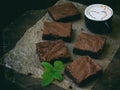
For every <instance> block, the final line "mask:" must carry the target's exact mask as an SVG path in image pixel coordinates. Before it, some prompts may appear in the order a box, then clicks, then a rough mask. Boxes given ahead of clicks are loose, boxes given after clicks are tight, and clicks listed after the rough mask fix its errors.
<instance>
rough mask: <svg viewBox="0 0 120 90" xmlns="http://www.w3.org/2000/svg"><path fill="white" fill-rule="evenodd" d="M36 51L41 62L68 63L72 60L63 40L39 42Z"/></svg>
mask: <svg viewBox="0 0 120 90" xmlns="http://www.w3.org/2000/svg"><path fill="white" fill-rule="evenodd" d="M36 51H37V54H38V56H39V58H40V61H41V62H43V61H47V62H53V61H54V60H58V59H59V60H61V61H66V62H67V60H68V59H69V58H70V54H69V52H68V49H67V47H66V46H65V44H64V42H63V41H62V40H57V41H46V42H39V43H37V44H36Z"/></svg>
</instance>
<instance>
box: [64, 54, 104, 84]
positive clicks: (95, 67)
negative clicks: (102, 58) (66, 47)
mask: <svg viewBox="0 0 120 90" xmlns="http://www.w3.org/2000/svg"><path fill="white" fill-rule="evenodd" d="M66 72H67V75H68V76H70V77H71V78H72V79H73V81H75V83H77V84H78V85H79V86H80V85H84V84H87V83H88V82H90V81H93V80H94V79H96V78H97V77H98V76H100V75H101V74H100V73H101V72H102V69H101V67H100V66H99V64H97V63H96V62H95V61H94V60H92V59H91V58H90V57H89V56H81V57H78V58H76V59H75V60H73V62H71V63H69V64H68V65H67V66H66ZM83 83H84V84H83Z"/></svg>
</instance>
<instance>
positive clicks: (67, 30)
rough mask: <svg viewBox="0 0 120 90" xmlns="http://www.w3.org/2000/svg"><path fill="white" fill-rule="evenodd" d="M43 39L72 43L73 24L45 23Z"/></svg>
mask: <svg viewBox="0 0 120 90" xmlns="http://www.w3.org/2000/svg"><path fill="white" fill-rule="evenodd" d="M43 28H44V29H43V37H42V38H43V39H44V40H56V39H62V40H64V41H71V34H72V29H71V28H72V24H71V23H61V22H45V23H44V26H43Z"/></svg>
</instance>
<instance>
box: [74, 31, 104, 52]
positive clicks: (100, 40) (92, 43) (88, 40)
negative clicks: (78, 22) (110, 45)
mask: <svg viewBox="0 0 120 90" xmlns="http://www.w3.org/2000/svg"><path fill="white" fill-rule="evenodd" d="M104 44H105V38H104V37H101V36H98V35H91V34H88V33H84V32H82V33H80V35H79V37H78V38H77V40H76V42H75V45H74V47H75V48H77V49H81V50H86V51H92V52H98V51H99V50H101V49H102V48H103V46H104Z"/></svg>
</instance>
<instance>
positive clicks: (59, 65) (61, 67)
mask: <svg viewBox="0 0 120 90" xmlns="http://www.w3.org/2000/svg"><path fill="white" fill-rule="evenodd" d="M54 68H55V70H56V71H57V72H59V73H62V72H63V71H64V69H65V66H64V64H63V63H62V62H61V61H56V62H54Z"/></svg>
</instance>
